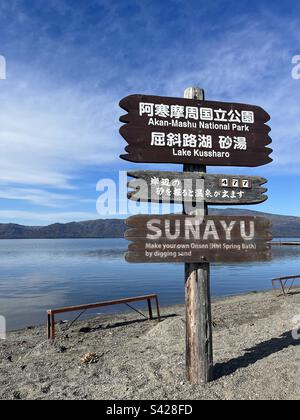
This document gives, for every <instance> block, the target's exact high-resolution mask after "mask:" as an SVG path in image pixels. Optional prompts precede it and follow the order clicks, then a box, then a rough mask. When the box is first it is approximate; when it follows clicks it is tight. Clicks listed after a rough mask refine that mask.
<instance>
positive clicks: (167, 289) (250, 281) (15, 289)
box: [0, 239, 300, 330]
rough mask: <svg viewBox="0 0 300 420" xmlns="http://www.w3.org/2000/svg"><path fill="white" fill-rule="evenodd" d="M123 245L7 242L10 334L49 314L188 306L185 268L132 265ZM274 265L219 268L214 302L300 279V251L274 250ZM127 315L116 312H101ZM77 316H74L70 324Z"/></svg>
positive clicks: (2, 282)
mask: <svg viewBox="0 0 300 420" xmlns="http://www.w3.org/2000/svg"><path fill="white" fill-rule="evenodd" d="M127 244H128V242H127V241H125V240H123V239H76V240H73V239H70V240H69V239H63V240H1V241H0V261H1V265H0V315H4V316H5V317H6V319H7V324H8V329H9V330H12V329H16V328H21V327H24V326H29V325H36V324H41V323H44V322H45V311H46V310H47V309H49V308H54V307H60V306H68V305H74V304H75V305H76V304H82V303H92V302H95V301H101V300H106V299H118V298H122V297H127V296H135V295H142V294H146V293H157V294H159V298H160V302H161V304H163V305H166V304H174V303H183V301H184V283H183V265H182V264H128V263H126V262H125V261H124V260H123V253H124V252H125V250H126V247H127ZM273 253H274V258H273V261H272V262H268V263H245V264H235V265H233V264H225V265H224V264H222V265H221V264H215V265H213V266H212V272H211V281H212V293H213V296H214V297H217V296H225V295H234V294H240V293H244V292H251V291H259V290H266V289H270V287H271V278H272V277H277V276H283V275H294V274H300V246H298V247H297V246H292V247H290V246H289V247H280V246H276V247H274V252H273ZM117 308H118V310H124V308H125V307H114V308H113V309H111V308H110V309H105V310H102V308H101V312H107V311H112V310H113V311H116V310H117ZM75 316H76V314H68V315H66V316H65V317H66V318H67V319H72V317H73V318H74V317H75Z"/></svg>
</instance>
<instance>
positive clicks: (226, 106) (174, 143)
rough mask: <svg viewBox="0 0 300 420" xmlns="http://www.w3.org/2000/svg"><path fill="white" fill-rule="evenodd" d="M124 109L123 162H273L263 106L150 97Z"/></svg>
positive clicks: (127, 101)
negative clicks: (124, 146) (126, 144)
mask: <svg viewBox="0 0 300 420" xmlns="http://www.w3.org/2000/svg"><path fill="white" fill-rule="evenodd" d="M120 106H121V108H123V109H124V110H126V111H127V112H128V114H127V115H124V116H122V117H121V118H120V121H121V122H124V123H125V125H123V126H122V127H121V128H120V133H121V135H122V136H123V137H124V139H125V140H126V141H127V143H128V146H127V147H126V148H125V151H126V152H127V153H126V154H124V155H121V158H122V159H125V160H128V161H131V162H144V163H183V164H184V163H190V164H202V165H213V166H252V167H254V166H261V165H265V164H267V163H269V162H271V161H272V159H271V158H270V154H271V153H272V149H270V148H268V147H266V146H267V145H269V144H270V143H271V142H272V140H271V138H270V137H269V132H270V127H268V126H267V125H266V123H267V122H268V121H269V119H270V116H269V114H267V112H265V111H264V110H263V109H262V108H260V107H257V106H253V105H246V104H237V103H226V102H215V101H200V100H196V99H183V98H169V97H161V96H146V95H131V96H128V97H126V98H124V99H123V100H122V101H121V102H120Z"/></svg>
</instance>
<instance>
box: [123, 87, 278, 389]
mask: <svg viewBox="0 0 300 420" xmlns="http://www.w3.org/2000/svg"><path fill="white" fill-rule="evenodd" d="M120 106H121V107H122V108H123V109H124V110H126V111H127V114H126V115H123V116H122V117H121V118H120V121H121V122H123V123H125V125H123V126H122V127H121V129H120V133H121V135H122V136H123V137H124V138H125V140H126V141H127V143H128V146H127V147H126V148H125V151H126V154H124V155H121V158H122V159H125V160H128V161H132V162H140V163H142V162H144V163H148V162H149V163H156V162H157V163H181V164H184V166H183V172H182V173H181V172H157V171H131V172H129V173H128V175H129V176H130V177H132V178H134V179H132V180H130V181H129V183H128V186H129V188H130V189H131V190H130V191H129V192H128V198H129V199H131V200H135V201H143V202H156V203H159V202H161V203H165V202H170V203H182V204H183V205H184V210H183V214H182V215H176V214H173V215H166V216H155V215H151V216H147V215H141V216H133V217H130V218H129V219H128V220H127V221H126V223H127V225H128V227H129V229H128V230H127V232H126V234H125V238H126V239H128V240H129V241H131V243H130V244H129V248H128V252H127V253H126V256H125V258H126V260H127V261H128V262H143V263H146V262H147V263H150V262H151V263H161V262H184V263H185V304H186V373H187V378H188V380H189V381H190V382H192V383H194V384H200V383H207V382H208V381H210V380H212V379H213V346H212V322H211V297H210V263H211V262H219V263H220V262H244V261H267V260H269V259H270V258H271V251H270V243H269V242H270V241H271V239H272V236H271V232H270V228H271V225H270V222H269V221H268V220H267V219H266V218H262V217H247V216H244V217H236V216H209V215H208V207H207V206H208V204H215V205H222V204H223V205H224V204H226V205H227V204H257V203H261V202H263V201H265V200H266V199H267V196H266V195H265V194H264V193H265V192H266V191H267V190H266V188H264V187H263V185H264V184H265V183H266V182H267V180H266V179H264V178H260V177H256V176H255V177H254V176H244V175H212V174H207V173H206V165H214V166H218V165H221V166H253V167H254V166H260V165H265V164H267V163H269V162H271V161H272V159H271V158H270V153H271V152H272V149H270V148H268V147H267V146H268V145H269V144H270V143H271V138H270V137H269V132H270V128H269V127H268V126H267V125H266V123H267V122H268V121H269V119H270V116H269V115H268V114H267V113H266V112H265V111H264V110H263V109H262V108H260V107H257V106H252V105H245V104H236V103H225V102H213V101H205V100H204V91H203V90H202V89H200V88H188V89H186V91H185V97H184V98H168V97H159V96H145V95H131V96H128V97H126V98H124V99H123V100H122V101H121V102H120ZM186 203H190V204H192V206H186Z"/></svg>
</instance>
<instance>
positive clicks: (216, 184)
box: [128, 171, 268, 205]
mask: <svg viewBox="0 0 300 420" xmlns="http://www.w3.org/2000/svg"><path fill="white" fill-rule="evenodd" d="M128 176H130V177H133V178H135V179H134V180H131V181H129V183H128V187H129V188H131V189H132V190H133V191H129V192H128V198H129V199H130V200H134V201H141V202H154V203H178V204H181V203H184V202H185V203H187V202H203V201H204V202H205V203H209V204H214V205H222V204H223V205H227V204H257V203H262V202H264V201H265V200H267V198H268V196H267V195H264V193H265V192H266V191H267V189H266V188H263V187H262V185H263V184H265V183H266V182H267V180H266V179H265V178H261V177H257V176H243V175H211V174H207V173H203V172H159V171H131V172H128Z"/></svg>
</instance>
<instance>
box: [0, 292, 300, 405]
mask: <svg viewBox="0 0 300 420" xmlns="http://www.w3.org/2000/svg"><path fill="white" fill-rule="evenodd" d="M162 315H163V316H164V320H163V322H161V323H157V322H156V321H147V320H146V321H143V320H141V319H139V317H138V315H137V314H136V313H130V314H121V315H120V314H118V315H115V316H114V315H111V316H99V317H97V318H93V319H91V320H88V321H82V322H77V323H76V324H75V325H73V326H72V327H71V328H69V326H68V324H64V325H58V326H57V335H58V336H57V340H56V342H55V343H54V344H51V343H50V342H48V341H47V339H46V329H45V327H36V328H34V329H30V330H29V329H27V330H22V331H17V332H12V333H9V334H8V339H7V340H6V341H0V398H1V399H225V400H230V399H247V400H248V399H249V400H258V399H279V400H288V399H296V400H298V399H299V398H300V340H295V339H293V337H292V334H291V330H292V329H293V328H294V323H293V318H294V317H295V316H299V315H300V293H295V294H294V295H291V296H289V297H288V298H283V297H280V298H277V297H276V296H275V295H274V294H273V292H267V293H257V294H249V295H243V296H237V297H232V298H227V299H223V300H219V301H215V302H214V303H213V318H214V325H215V326H214V363H215V381H214V382H212V383H210V384H209V385H206V386H195V385H191V384H189V383H187V382H186V379H185V331H184V329H185V326H184V307H183V306H172V307H165V308H162ZM299 323H300V322H299ZM88 352H90V353H93V354H95V355H96V357H95V360H94V361H95V362H96V363H91V364H84V363H83V362H82V361H81V358H82V356H83V355H85V354H86V353H88Z"/></svg>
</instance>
